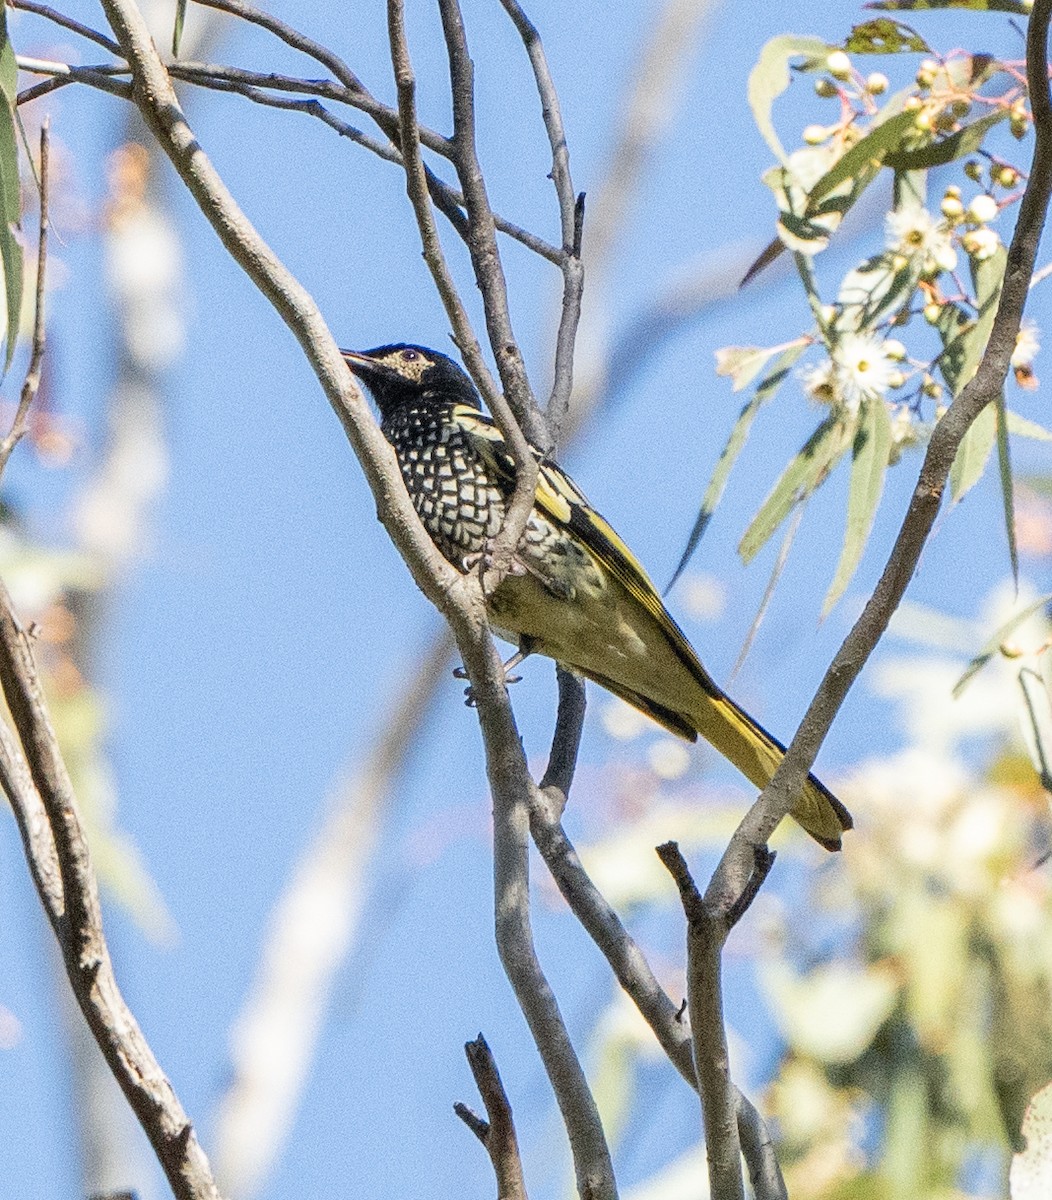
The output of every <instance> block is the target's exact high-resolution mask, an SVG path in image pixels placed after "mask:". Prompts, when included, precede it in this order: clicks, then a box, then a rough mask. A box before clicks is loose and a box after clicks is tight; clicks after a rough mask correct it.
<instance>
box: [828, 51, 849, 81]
mask: <svg viewBox="0 0 1052 1200" xmlns="http://www.w3.org/2000/svg"><path fill="white" fill-rule="evenodd" d="M826 70H827V71H828V72H829V74H830V75H832V76H833V78H834V79H850V78H851V59H850V58H848V56H847V55H846V54H845V53H844V52H843V50H834V51H833V52H832V54H830V55H829V57H828V58H827V59H826Z"/></svg>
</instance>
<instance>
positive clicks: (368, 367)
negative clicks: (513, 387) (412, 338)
mask: <svg viewBox="0 0 1052 1200" xmlns="http://www.w3.org/2000/svg"><path fill="white" fill-rule="evenodd" d="M340 353H341V354H342V355H343V357H344V361H345V362H346V363H347V366H348V367H350V369H351V370H352V371H353V372H354V374H355V375H357V376H358V378H359V379H360V380H361V381H362V383H364V384H365V386H366V387H367V388H368V389H369V391H370V392H371V393H372V395H373V399H374V400H375V401H376V407H377V408H378V409H379V410H380V415H381V417H384V418H386V417H390V416H391V415H392V414H394V413H395V412H397V411H398V409H400V408H402V407H403V406H404V405H406V404H411V403H414V402H417V403H419V402H420V401H425V402H426V401H428V400H436V401H437V400H441V401H453V402H454V403H458V404H470V405H471V406H472V407H473V408H478V406H479V397H478V392H476V391H475V385H474V384H473V383H472V382H471V380H470V379H469V378H468V376H467V375H466V374H465V373H464V371H463V370H462V368H460V367H459V366H457V364H456V363H455V362H454V361H453V360H452V359H451V358H448V357H447V356H446V355H445V354H439V352H438V351H437V350H428V349H426V348H425V347H424V346H409V345H405V344H404V343H400V344H398V345H396V346H377V347H376V349H375V350H362V351H360V352H359V351H354V350H342V351H341V352H340Z"/></svg>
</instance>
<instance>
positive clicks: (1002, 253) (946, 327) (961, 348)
mask: <svg viewBox="0 0 1052 1200" xmlns="http://www.w3.org/2000/svg"><path fill="white" fill-rule="evenodd" d="M1007 261H1008V253H1007V251H1006V250H1005V248H1004V246H998V247H997V250H996V251H995V252H994V253H993V254H992V255H991V256H990V257H989V258H988V259H984V260H983V261H982V262H979V263H976V262H974V260H973V261H972V264H971V268H972V282H973V284H974V286H975V299H976V303H977V304H978V306H979V310H978V314H977V316H976V318H975V319H974V320H969V319H967V317H965V314H964V312H963V310H962V309H960V308H959V307H958V306H957V305H955V304H945V305H943V310H942V314H941V316H940V317H939V321H938V323H937V326H936V328H937V329H938V331H939V336H940V337H941V338H942V342H943V351H942V354H941V355H940V356H939V370H940V371H941V372H942V377H943V379H945V380H946V385H947V387H948V388H949V389H950V392H951V393H952V394H953V396H954V397H955V398H956V397H957V396H958V395H959V394H960V392H961V389H962V388H963V387H964V386H965V384H967V383H968V381H969V380H970V379H971V378H972V376H973V375H974V374H975V372H976V369H977V368H978V366H979V360H980V359H981V358H982V356H983V351H984V350H985V349H986V343H987V342H988V341H989V339H990V330H991V329H992V327H993V323H994V316H995V315H996V313H997V302H998V300H999V299H1000V297H1001V281H1002V280H1003V279H1004V273H1005V264H1006V263H1007ZM962 318H963V319H962Z"/></svg>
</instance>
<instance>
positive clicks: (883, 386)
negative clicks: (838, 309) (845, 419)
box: [833, 333, 897, 412]
mask: <svg viewBox="0 0 1052 1200" xmlns="http://www.w3.org/2000/svg"><path fill="white" fill-rule="evenodd" d="M833 363H834V370H835V377H836V384H837V391H838V393H839V396H840V398H841V399H842V400H843V403H844V406H845V408H847V409H848V410H849V411H851V412H854V411H857V409H858V407H859V405H860V404H861V403H862V402H863V401H864V400H877V399H881V398H883V396H884V395H885V393H886V392H887V390H888V388H889V387H890V386H891V378H892V373H893V372H894V371H895V370H896V369H897V368H896V366H895V362H894V360H893V359H892V358H891V357H890V356H889V355H888V352H887V350H886V349H885V348H884V343H883V342H882V341H881V339H880V338H878V337H875V336H874V335H873V334H871V333H848V334H845V335H844V336H843V337H842V338H841V339H840V341H839V342H837V344H836V346H834V348H833Z"/></svg>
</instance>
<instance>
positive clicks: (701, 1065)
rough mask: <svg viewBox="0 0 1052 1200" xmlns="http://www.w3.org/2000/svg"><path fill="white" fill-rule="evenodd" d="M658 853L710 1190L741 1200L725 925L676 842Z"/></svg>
mask: <svg viewBox="0 0 1052 1200" xmlns="http://www.w3.org/2000/svg"><path fill="white" fill-rule="evenodd" d="M657 853H658V857H659V858H660V859H661V861H662V862H663V863H664V864H665V866H666V867H667V868H668V871H669V874H670V875H671V876H672V878H673V879H674V880H675V881H676V886H677V887H678V888H679V894H680V899H681V901H682V902H683V912H684V914H685V915H686V918H687V996H688V1007H689V1010H690V1027H691V1029H692V1030H693V1031H694V1066H695V1070H696V1071H697V1077H698V1095H699V1096H700V1097H701V1113H702V1119H703V1121H704V1126H705V1152H706V1154H707V1156H708V1161H709V1190H710V1192H711V1194H712V1195H713V1196H718V1197H719V1198H720V1200H745V1185H744V1182H743V1180H742V1168H741V1144H740V1142H739V1141H738V1115H737V1111H736V1109H737V1098H736V1095H735V1089H734V1086H733V1085H732V1083H731V1074H730V1056H729V1054H728V1051H727V1031H726V1030H725V1029H724V1025H723V944H724V942H725V941H726V940H727V934H728V932H729V930H730V926H729V925H728V923H727V919H726V917H725V915H724V914H723V913H721V912H720V911H719V910H718V909H714V908H710V907H709V906H707V905H706V903H705V901H704V900H703V899H702V896H701V893H700V892H699V891H698V888H697V885H696V884H695V883H694V880H693V878H692V877H691V874H690V870H689V869H688V867H687V863H686V860H685V859H684V858H683V855H682V854H681V853H680V850H679V847H678V846H677V845H676V843H675V842H666V843H665V844H664V845H663V846H658V848H657Z"/></svg>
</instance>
